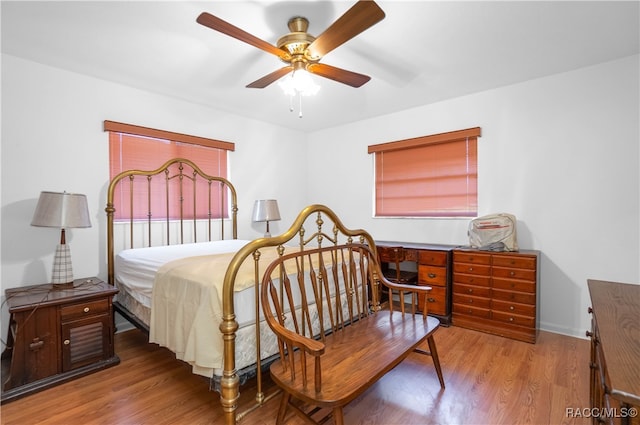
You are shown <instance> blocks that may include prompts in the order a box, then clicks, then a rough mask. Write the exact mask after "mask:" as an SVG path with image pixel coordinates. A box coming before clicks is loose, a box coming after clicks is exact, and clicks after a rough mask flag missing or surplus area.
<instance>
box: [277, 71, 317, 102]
mask: <svg viewBox="0 0 640 425" xmlns="http://www.w3.org/2000/svg"><path fill="white" fill-rule="evenodd" d="M278 85H279V86H280V88H282V90H283V91H284V93H285V94H286V95H288V96H296V95H300V96H315V95H316V94H317V93H318V91H319V90H320V86H319V85H318V84H316V83H315V82H314V81H313V79H312V78H311V75H309V73H308V72H307V71H305V70H304V69H297V70H294V71H293V72H292V73H291V74H289V75H287V76H285V77H284V78H282V79H280V80H279V81H278Z"/></svg>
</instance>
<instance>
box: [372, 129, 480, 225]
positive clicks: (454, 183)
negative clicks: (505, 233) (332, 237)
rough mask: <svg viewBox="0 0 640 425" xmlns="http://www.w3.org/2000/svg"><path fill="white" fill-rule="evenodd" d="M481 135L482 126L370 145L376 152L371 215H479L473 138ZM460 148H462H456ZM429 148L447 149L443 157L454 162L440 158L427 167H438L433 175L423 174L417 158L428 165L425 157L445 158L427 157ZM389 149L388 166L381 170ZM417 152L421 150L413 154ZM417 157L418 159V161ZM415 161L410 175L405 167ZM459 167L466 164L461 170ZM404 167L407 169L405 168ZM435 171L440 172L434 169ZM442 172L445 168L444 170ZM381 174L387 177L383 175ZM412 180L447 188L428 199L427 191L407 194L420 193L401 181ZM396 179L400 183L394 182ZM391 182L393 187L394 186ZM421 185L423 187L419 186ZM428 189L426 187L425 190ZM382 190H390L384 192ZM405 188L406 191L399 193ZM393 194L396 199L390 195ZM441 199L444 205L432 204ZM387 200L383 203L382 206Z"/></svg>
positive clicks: (475, 151) (476, 155)
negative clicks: (439, 163) (433, 164)
mask: <svg viewBox="0 0 640 425" xmlns="http://www.w3.org/2000/svg"><path fill="white" fill-rule="evenodd" d="M480 136H481V129H480V127H473V128H468V129H464V130H457V131H450V132H446V133H438V134H433V135H428V136H421V137H415V138H411V139H404V140H398V141H394V142H386V143H380V144H375V145H370V146H368V149H367V152H368V153H369V154H374V158H373V191H372V192H373V194H372V198H373V199H372V201H373V216H374V217H375V218H468V217H477V214H478V190H477V178H478V152H477V139H478V137H480ZM462 149H464V153H463V154H460V153H458V152H457V151H460V150H462ZM429 151H431V153H433V154H435V153H437V154H441V155H442V154H443V153H444V152H446V151H450V152H446V155H447V156H446V159H447V160H453V161H454V162H447V163H443V164H442V166H440V167H435V168H434V167H431V168H429V170H434V169H435V170H437V172H436V173H435V176H433V175H432V176H429V177H427V174H429V172H428V171H423V170H424V169H425V168H424V167H422V168H420V164H421V162H420V160H419V158H425V160H424V161H422V162H423V163H424V164H427V163H428V162H429V161H431V162H432V163H433V162H434V161H438V160H443V158H439V159H438V158H436V159H434V158H433V157H430V158H426V157H425V153H426V152H429ZM385 153H386V154H387V158H386V159H387V168H386V169H381V168H380V167H381V165H383V164H382V163H383V161H384V160H385ZM416 153H419V155H416ZM416 159H418V160H416ZM402 161H406V164H408V165H413V167H414V172H413V174H412V172H411V171H409V170H408V169H409V168H411V167H405V166H404V164H405V163H403V162H402ZM461 167H463V168H464V170H462V172H461ZM405 168H407V171H406V173H404V170H405ZM438 172H439V173H440V174H438ZM445 172H446V173H445ZM385 176H386V177H387V178H386V180H385ZM411 180H413V181H414V184H415V185H416V186H418V185H420V184H422V185H426V184H429V187H430V190H435V189H434V188H436V187H437V190H443V188H444V189H446V190H445V191H444V192H443V193H442V194H441V195H436V196H431V197H430V198H431V201H429V200H427V199H428V198H429V197H425V196H424V195H425V192H423V193H422V194H421V195H420V196H409V197H408V196H407V194H406V192H410V193H418V192H417V191H413V192H412V191H410V190H407V189H406V188H405V187H403V186H404V185H405V183H404V182H408V181H411ZM399 181H401V182H403V183H400V184H399V183H398V182H399ZM394 186H395V187H394ZM422 187H425V186H422ZM425 190H426V189H425ZM381 191H386V192H388V194H387V197H385V194H381V193H380V192H381ZM403 192H405V193H403ZM394 197H395V198H396V199H394ZM438 203H441V204H442V205H443V206H439V207H436V206H435V205H436V204H438ZM385 204H386V205H385Z"/></svg>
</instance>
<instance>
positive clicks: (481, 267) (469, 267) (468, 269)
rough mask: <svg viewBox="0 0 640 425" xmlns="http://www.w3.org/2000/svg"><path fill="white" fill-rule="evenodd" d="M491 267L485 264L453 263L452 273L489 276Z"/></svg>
mask: <svg viewBox="0 0 640 425" xmlns="http://www.w3.org/2000/svg"><path fill="white" fill-rule="evenodd" d="M490 271H491V266H489V265H485V264H469V263H454V265H453V272H454V273H466V274H474V275H479V276H489V273H490Z"/></svg>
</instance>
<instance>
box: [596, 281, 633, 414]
mask: <svg viewBox="0 0 640 425" xmlns="http://www.w3.org/2000/svg"><path fill="white" fill-rule="evenodd" d="M588 286H589V294H590V295H591V308H589V313H591V314H592V317H591V331H587V336H588V337H590V338H591V363H590V365H589V368H590V389H591V390H590V400H591V408H592V409H591V410H590V416H591V417H592V419H593V423H594V424H595V423H606V424H640V418H639V417H638V415H639V410H640V285H632V284H625V283H617V282H605V281H600V280H588Z"/></svg>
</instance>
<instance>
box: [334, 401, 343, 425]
mask: <svg viewBox="0 0 640 425" xmlns="http://www.w3.org/2000/svg"><path fill="white" fill-rule="evenodd" d="M333 423H334V424H335V425H344V417H343V415H342V406H338V407H334V408H333Z"/></svg>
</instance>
